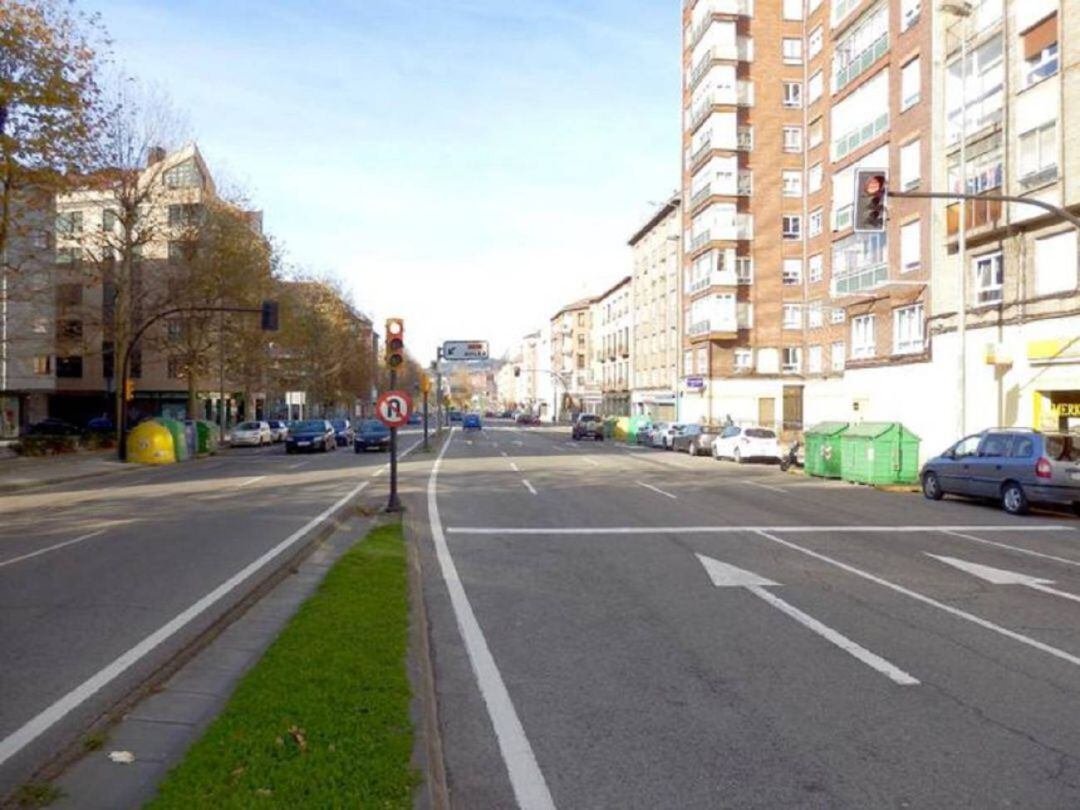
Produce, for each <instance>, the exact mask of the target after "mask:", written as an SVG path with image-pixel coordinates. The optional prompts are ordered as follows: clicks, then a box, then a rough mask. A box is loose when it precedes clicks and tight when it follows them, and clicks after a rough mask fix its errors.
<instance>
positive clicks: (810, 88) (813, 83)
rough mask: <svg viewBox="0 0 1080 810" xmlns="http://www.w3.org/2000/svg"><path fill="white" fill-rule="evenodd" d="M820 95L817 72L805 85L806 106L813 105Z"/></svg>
mask: <svg viewBox="0 0 1080 810" xmlns="http://www.w3.org/2000/svg"><path fill="white" fill-rule="evenodd" d="M821 93H822V81H821V71H820V70H819V71H818V72H817V73H815V74H814V75H813V76H811V77H810V81H809V82H807V84H806V94H807V96H808V99H807V102H806V103H807V104H813V103H814V102H815V101H817V100H818V99H819V98H821Z"/></svg>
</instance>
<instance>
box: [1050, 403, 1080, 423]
mask: <svg viewBox="0 0 1080 810" xmlns="http://www.w3.org/2000/svg"><path fill="white" fill-rule="evenodd" d="M1050 413H1052V414H1054V415H1055V416H1057V417H1058V418H1059V419H1060V418H1061V417H1063V416H1080V402H1059V403H1055V404H1051V405H1050Z"/></svg>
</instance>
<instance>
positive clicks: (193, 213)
mask: <svg viewBox="0 0 1080 810" xmlns="http://www.w3.org/2000/svg"><path fill="white" fill-rule="evenodd" d="M200 212H201V206H198V205H170V206H169V225H171V226H172V227H174V228H175V227H184V228H186V227H190V226H192V225H196V224H198V221H199V215H200Z"/></svg>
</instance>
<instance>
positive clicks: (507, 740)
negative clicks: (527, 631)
mask: <svg viewBox="0 0 1080 810" xmlns="http://www.w3.org/2000/svg"><path fill="white" fill-rule="evenodd" d="M453 438H454V432H453V430H452V429H451V431H450V437H449V438H448V439H447V440H446V442H445V443H444V444H443V446H442V449H441V450H440V451H439V456H438V458H437V459H435V464H434V465H432V468H431V476H430V477H429V478H428V489H427V505H428V521H429V523H430V525H431V538H432V541H433V542H434V543H435V555H436V557H437V558H438V560H439V568H440V570H441V571H442V575H443V581H444V582H445V583H446V590H447V591H448V592H449V594H450V605H451V607H452V608H453V610H454V617H455V618H456V619H457V626H458V632H460V633H461V639H462V641H463V642H464V644H465V650H466V652H467V653H468V654H469V662H470V663H471V664H472V668H473V674H474V675H475V676H476V683H477V685H478V686H479V687H480V694H481V696H482V697H483V698H484V705H485V706H487V711H488V717H490V718H491V725H492V726H494V728H495V737H496V739H497V740H498V742H499V750H500V752H501V753H502V757H503V761H504V762H505V763H506V770H507V773H508V774H509V776H510V784H511V786H512V787H513V789H514V796H515V797H516V798H517V801H518V805H520V806H521V807H522V808H523V810H554V807H555V802H554V801H553V800H552V798H551V792H550V791H549V790H548V786H547V782H546V781H544V774H543V773H541V771H540V766H539V765H538V764H537V762H536V756H535V755H534V754H533V750H532V746H531V745H530V744H529V738H528V737H526V736H525V729H524V728H523V727H522V725H521V720H520V719H519V718H518V714H517V710H516V709H515V708H514V703H513V701H512V700H511V699H510V693H509V692H508V691H507V689H506V684H505V683H504V682H503V678H502V674H501V673H500V672H499V668H498V666H497V665H496V664H495V659H494V657H493V656H492V655H491V650H490V649H489V648H488V644H487V639H485V638H484V631H483V630H481V629H480V622H478V621H477V619H476V614H475V613H474V612H473V609H472V605H471V604H470V603H469V597H468V596H467V595H466V593H465V587H464V585H462V583H461V577H460V575H459V574H458V570H457V566H456V565H455V564H454V558H453V557H452V556H451V554H450V547H449V546H448V545H447V543H446V537H445V536H444V534H443V527H442V520H441V519H440V518H439V503H438V492H437V490H438V476H439V466H440V465H441V464H442V460H443V456H445V455H446V451H447V449H448V448H449V447H450V442H451V441H452V440H453Z"/></svg>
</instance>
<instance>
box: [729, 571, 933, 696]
mask: <svg viewBox="0 0 1080 810" xmlns="http://www.w3.org/2000/svg"><path fill="white" fill-rule="evenodd" d="M747 590H748V591H750V593H752V594H754V596H757V597H759V598H761V599H764V600H765V601H766V602H768V603H769V604H770V605H772V606H773V607H775V608H776V609H777V610H780V611H782V612H784V613H786V614H787V615H788V616H790V617H791V618H793V619H794V620H795V621H797V622H798V623H799V624H801V625H803V627H806V628H809V629H810V630H813V631H814V632H815V633H817V634H818V635H819V636H821V637H822V638H825V639H827V640H829V641H831V642H832V643H833V644H835V645H836V646H837V647H839V648H840V649H841V650H843V651H844V652H846V653H847V654H848V655H851V656H853V657H855V658H857V659H858V660H860V661H862V662H863V663H864V664H866V665H867V666H868V667H870V668H871V669H876V670H877V671H878V672H880V673H881V674H882V675H884V676H885V677H886V678H888V679H889V680H891V681H892V682H893V683H897V684H899V685H900V686H918V684H919V680H918V678H914V677H912V676H911V675H909V674H908V673H906V672H904V670H902V669H900V668H899V667H898V666H896V665H895V664H892V663H891V662H889V661H886V660H885V659H884V658H882V657H881V656H880V655H877V654H876V653H872V652H870V650H868V649H866V648H865V647H863V646H862V645H860V644H857V643H856V642H854V641H852V640H851V639H850V638H848V637H847V636H845V635H843V634H842V633H838V632H837V631H836V630H833V629H832V628H831V627H827V626H826V625H824V624H822V623H821V622H819V621H818V620H817V619H815V618H814V617H813V616H808V615H807V614H805V613H803V612H802V611H801V610H799V609H798V608H797V607H795V606H794V605H789V604H788V603H787V602H785V601H784V600H783V599H781V598H780V597H779V596H777V595H776V594H772V593H769V592H768V591H767V590H765V588H763V587H761V586H759V585H755V586H753V587H750V588H747Z"/></svg>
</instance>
